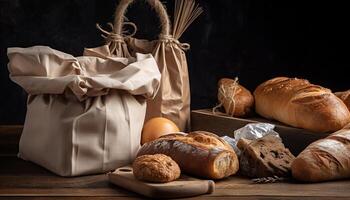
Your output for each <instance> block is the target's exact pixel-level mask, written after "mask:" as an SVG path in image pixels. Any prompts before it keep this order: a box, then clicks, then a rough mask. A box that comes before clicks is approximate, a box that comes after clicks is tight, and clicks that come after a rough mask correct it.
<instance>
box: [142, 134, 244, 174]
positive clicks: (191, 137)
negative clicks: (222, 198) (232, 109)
mask: <svg viewBox="0 0 350 200" xmlns="http://www.w3.org/2000/svg"><path fill="white" fill-rule="evenodd" d="M148 154H165V155H167V156H170V157H171V158H172V159H173V160H174V161H175V162H176V163H177V164H178V165H179V166H180V169H181V171H182V172H184V173H186V174H190V175H195V176H198V177H202V178H208V179H221V178H225V177H228V176H230V175H233V174H235V173H236V172H237V171H238V167H239V164H238V159H237V156H236V154H235V152H234V151H233V149H232V147H231V146H230V145H229V144H227V143H226V141H224V140H223V139H221V138H220V137H218V136H216V135H215V134H212V133H209V132H205V131H195V132H192V133H189V134H187V135H183V134H169V135H165V136H162V137H160V138H158V139H157V140H154V141H152V142H149V143H146V144H144V145H143V146H142V147H141V149H140V150H139V152H138V155H137V156H141V155H148Z"/></svg>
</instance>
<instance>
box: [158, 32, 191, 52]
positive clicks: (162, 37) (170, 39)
mask: <svg viewBox="0 0 350 200" xmlns="http://www.w3.org/2000/svg"><path fill="white" fill-rule="evenodd" d="M159 41H160V42H164V43H166V44H169V43H173V44H176V45H177V46H178V47H179V48H180V49H182V50H184V51H187V50H189V49H190V47H191V46H190V44H188V43H181V42H180V41H179V40H178V39H175V38H174V37H173V36H172V35H163V34H161V35H159Z"/></svg>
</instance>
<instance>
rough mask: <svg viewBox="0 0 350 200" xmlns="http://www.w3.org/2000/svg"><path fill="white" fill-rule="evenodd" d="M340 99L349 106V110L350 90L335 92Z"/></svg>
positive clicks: (349, 107) (349, 108)
mask: <svg viewBox="0 0 350 200" xmlns="http://www.w3.org/2000/svg"><path fill="white" fill-rule="evenodd" d="M334 94H335V95H336V96H337V97H338V98H339V99H341V100H342V101H343V102H344V103H345V105H346V107H348V110H350V90H347V91H344V92H336V93H334Z"/></svg>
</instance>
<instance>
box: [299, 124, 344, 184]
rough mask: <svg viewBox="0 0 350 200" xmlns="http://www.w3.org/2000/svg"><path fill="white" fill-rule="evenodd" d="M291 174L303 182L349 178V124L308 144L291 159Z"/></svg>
mask: <svg viewBox="0 0 350 200" xmlns="http://www.w3.org/2000/svg"><path fill="white" fill-rule="evenodd" d="M292 175H293V177H294V178H295V179H297V180H300V181H305V182H320V181H328V180H335V179H344V178H350V126H349V125H347V126H346V127H345V128H343V129H341V130H339V131H337V132H335V133H333V134H331V135H330V136H328V137H327V138H324V139H320V140H317V141H315V142H313V143H312V144H310V145H309V146H308V147H307V148H306V149H305V150H304V151H302V152H301V153H300V154H299V155H298V156H297V158H296V159H295V160H294V161H293V163H292Z"/></svg>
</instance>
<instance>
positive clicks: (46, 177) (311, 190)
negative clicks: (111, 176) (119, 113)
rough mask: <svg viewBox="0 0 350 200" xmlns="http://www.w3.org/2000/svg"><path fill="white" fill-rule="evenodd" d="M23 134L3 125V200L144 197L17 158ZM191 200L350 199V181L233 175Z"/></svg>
mask: <svg viewBox="0 0 350 200" xmlns="http://www.w3.org/2000/svg"><path fill="white" fill-rule="evenodd" d="M20 132H21V126H0V199H22V198H25V199H47V198H52V199H97V200H98V199H140V198H142V197H141V196H139V195H137V194H134V193H132V192H128V191H127V190H124V189H121V188H118V187H116V186H114V185H112V184H110V183H109V182H108V181H107V176H106V175H104V174H101V175H91V176H82V177H75V178H64V177H59V176H57V175H54V174H52V173H51V172H49V171H47V170H45V169H43V168H42V167H39V166H37V165H35V164H33V163H31V162H27V161H23V160H21V159H19V158H17V157H16V153H17V149H18V139H19V137H20ZM34 139H35V138H34ZM191 199H243V200H250V199H318V200H319V199H350V181H336V182H326V183H317V184H301V183H295V182H284V183H270V184H253V183H252V182H251V181H250V180H249V179H246V178H241V177H234V176H233V177H230V178H228V179H225V180H222V181H217V182H216V187H215V192H214V193H213V194H210V195H202V196H198V197H193V198H191Z"/></svg>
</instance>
